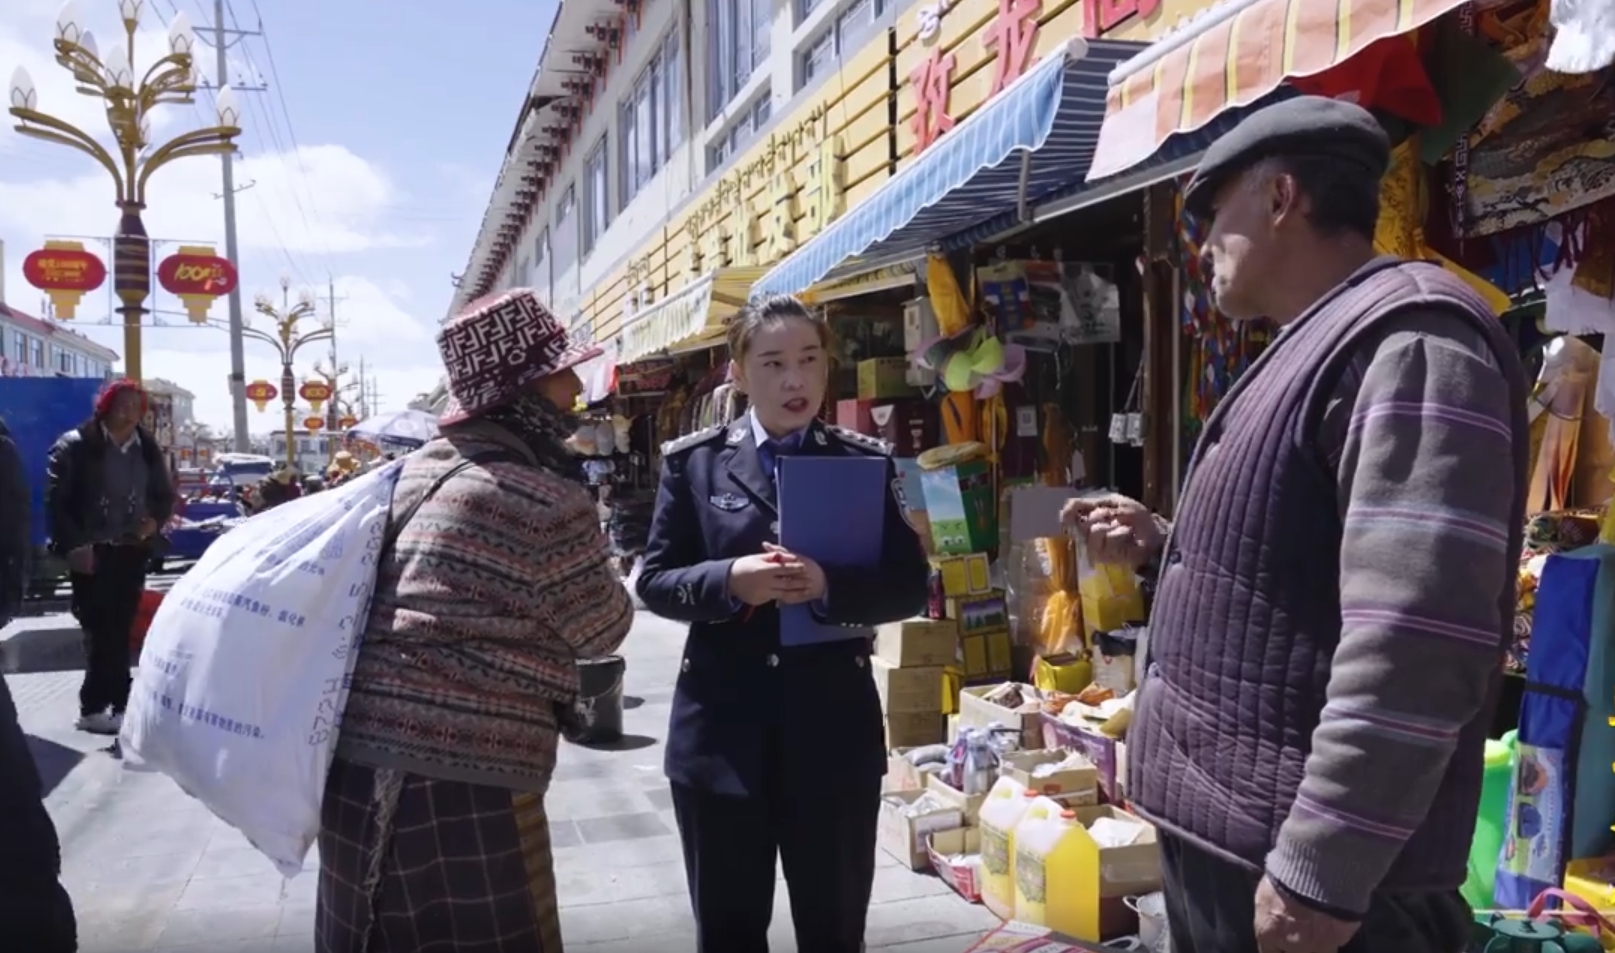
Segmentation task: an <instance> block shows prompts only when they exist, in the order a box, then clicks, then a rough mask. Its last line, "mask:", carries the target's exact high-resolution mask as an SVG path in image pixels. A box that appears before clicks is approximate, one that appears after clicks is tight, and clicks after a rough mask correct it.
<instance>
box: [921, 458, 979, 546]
mask: <svg viewBox="0 0 1615 953" xmlns="http://www.w3.org/2000/svg"><path fill="white" fill-rule="evenodd" d="M920 488H921V489H922V490H923V491H924V493H925V511H926V514H927V515H929V516H930V518H931V546H932V550H933V551H934V552H936V553H938V554H943V555H958V556H965V555H968V554H970V553H980V552H985V551H986V550H989V549H992V548H993V547H995V546H997V545H998V502H997V500H995V499H994V498H993V486H992V475H991V474H990V473H989V472H988V468H987V462H986V461H985V460H972V461H970V462H968V463H961V464H959V465H957V466H951V467H942V468H940V469H936V470H925V471H922V472H921V473H920Z"/></svg>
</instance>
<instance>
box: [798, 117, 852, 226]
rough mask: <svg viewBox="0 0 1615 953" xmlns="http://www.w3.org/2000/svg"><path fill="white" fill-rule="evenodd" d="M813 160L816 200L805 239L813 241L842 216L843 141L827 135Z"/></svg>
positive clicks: (812, 206)
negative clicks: (815, 236)
mask: <svg viewBox="0 0 1615 953" xmlns="http://www.w3.org/2000/svg"><path fill="white" fill-rule="evenodd" d="M817 153H818V154H817V155H816V156H815V157H814V159H813V171H812V179H813V200H812V201H811V202H810V203H809V204H808V210H807V218H806V219H804V221H805V223H806V225H805V227H804V229H803V231H804V232H805V233H806V234H804V235H803V238H812V237H813V236H814V235H817V234H819V233H820V232H822V231H824V229H825V226H827V225H829V224H830V223H831V222H833V221H835V219H836V216H837V215H840V214H841V195H842V190H843V188H844V183H843V182H842V177H841V137H840V136H831V135H826V136H825V137H824V138H823V139H820V140H819V144H818V147H817Z"/></svg>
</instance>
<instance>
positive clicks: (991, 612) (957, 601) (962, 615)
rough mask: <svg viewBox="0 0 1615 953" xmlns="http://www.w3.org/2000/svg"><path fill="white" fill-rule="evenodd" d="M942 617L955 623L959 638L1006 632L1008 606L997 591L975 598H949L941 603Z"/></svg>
mask: <svg viewBox="0 0 1615 953" xmlns="http://www.w3.org/2000/svg"><path fill="white" fill-rule="evenodd" d="M942 617H943V618H945V619H953V620H955V621H957V622H958V623H959V634H960V635H961V636H965V635H975V634H977V633H979V632H995V631H998V630H999V629H1005V630H1007V629H1008V628H1009V604H1008V603H1007V602H1005V601H1004V593H1003V591H1002V590H998V589H992V590H989V591H988V592H987V593H984V594H982V595H977V596H949V597H947V598H946V599H944V600H943V601H942Z"/></svg>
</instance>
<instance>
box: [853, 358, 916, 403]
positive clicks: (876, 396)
mask: <svg viewBox="0 0 1615 953" xmlns="http://www.w3.org/2000/svg"><path fill="white" fill-rule="evenodd" d="M908 369H909V363H908V358H906V357H871V358H869V359H867V360H863V361H859V362H858V399H859V400H894V399H897V400H900V399H903V398H906V397H914V396H916V393H915V388H914V385H913V384H910V383H909V382H908Z"/></svg>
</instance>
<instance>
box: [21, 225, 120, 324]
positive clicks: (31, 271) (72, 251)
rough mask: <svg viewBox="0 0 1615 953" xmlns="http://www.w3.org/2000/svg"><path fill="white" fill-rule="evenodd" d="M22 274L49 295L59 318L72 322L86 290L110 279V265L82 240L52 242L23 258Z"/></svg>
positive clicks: (93, 288)
mask: <svg viewBox="0 0 1615 953" xmlns="http://www.w3.org/2000/svg"><path fill="white" fill-rule="evenodd" d="M22 275H23V277H24V278H26V279H28V283H29V284H31V285H33V286H34V287H35V288H38V289H39V290H40V291H43V292H45V295H46V297H48V298H50V303H51V305H52V307H53V308H54V309H55V314H56V317H58V318H60V319H61V320H63V321H70V320H72V318H73V315H74V314H75V313H76V312H77V310H78V304H79V302H80V301H82V300H83V299H84V295H85V293H86V292H90V291H94V290H95V289H97V288H99V287H101V285H102V283H103V282H105V281H106V280H107V266H106V265H104V264H102V263H101V259H99V258H97V257H95V256H94V255H92V254H90V253H89V252H88V251H85V249H84V246H83V245H82V244H80V243H79V242H56V241H50V242H46V243H45V247H44V248H42V249H40V250H39V251H36V252H33V253H32V254H30V255H29V256H28V257H27V258H24V259H23V260H22Z"/></svg>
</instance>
